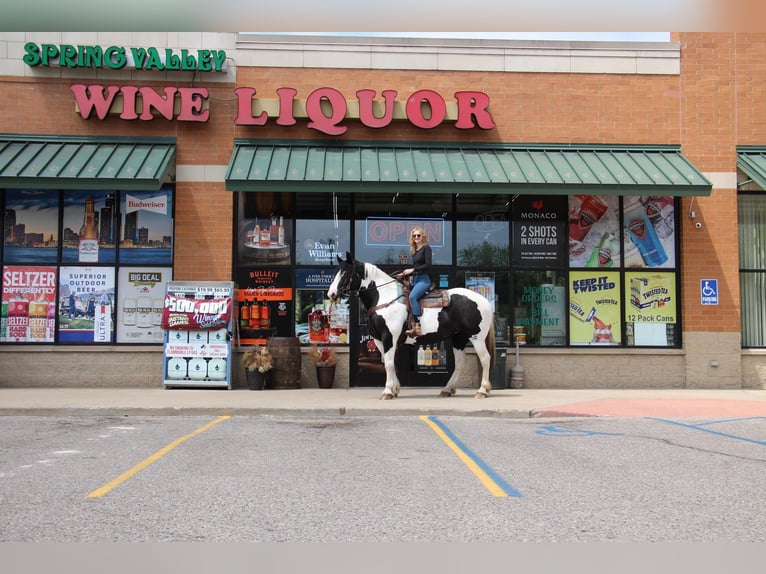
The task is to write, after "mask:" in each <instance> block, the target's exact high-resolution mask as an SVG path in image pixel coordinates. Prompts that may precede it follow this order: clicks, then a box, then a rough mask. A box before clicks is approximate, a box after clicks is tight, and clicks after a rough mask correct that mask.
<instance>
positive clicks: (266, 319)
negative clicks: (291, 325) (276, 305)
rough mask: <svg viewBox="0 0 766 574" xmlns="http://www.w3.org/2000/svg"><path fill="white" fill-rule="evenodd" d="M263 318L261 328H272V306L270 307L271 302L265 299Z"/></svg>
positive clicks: (262, 303) (262, 310) (262, 308)
mask: <svg viewBox="0 0 766 574" xmlns="http://www.w3.org/2000/svg"><path fill="white" fill-rule="evenodd" d="M260 314H261V320H260V325H261V329H270V328H271V308H270V307H269V302H268V301H266V300H265V299H264V300H263V301H262V302H261V310H260Z"/></svg>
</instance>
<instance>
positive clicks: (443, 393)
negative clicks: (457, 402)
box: [439, 391, 452, 397]
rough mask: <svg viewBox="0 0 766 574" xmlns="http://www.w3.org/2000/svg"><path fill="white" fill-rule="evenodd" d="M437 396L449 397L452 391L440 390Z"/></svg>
mask: <svg viewBox="0 0 766 574" xmlns="http://www.w3.org/2000/svg"><path fill="white" fill-rule="evenodd" d="M439 396H440V397H451V396H452V393H451V392H449V391H442V392H440V393H439Z"/></svg>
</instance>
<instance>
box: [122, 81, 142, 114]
mask: <svg viewBox="0 0 766 574" xmlns="http://www.w3.org/2000/svg"><path fill="white" fill-rule="evenodd" d="M120 91H121V93H122V113H121V114H120V119H122V120H136V119H138V114H137V113H136V94H138V88H137V87H136V86H123V87H122V90H120Z"/></svg>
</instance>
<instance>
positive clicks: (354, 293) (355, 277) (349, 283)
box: [338, 263, 362, 297]
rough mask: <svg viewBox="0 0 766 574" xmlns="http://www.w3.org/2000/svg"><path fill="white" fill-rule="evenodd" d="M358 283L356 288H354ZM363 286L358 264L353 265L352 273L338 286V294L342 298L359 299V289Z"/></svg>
mask: <svg viewBox="0 0 766 574" xmlns="http://www.w3.org/2000/svg"><path fill="white" fill-rule="evenodd" d="M354 283H356V287H354ZM361 286H362V276H361V275H360V274H359V273H358V272H357V270H356V264H355V263H351V273H349V274H347V275H346V276H345V277H343V278H342V280H341V281H340V282H339V284H338V293H340V295H341V297H359V289H360V288H361Z"/></svg>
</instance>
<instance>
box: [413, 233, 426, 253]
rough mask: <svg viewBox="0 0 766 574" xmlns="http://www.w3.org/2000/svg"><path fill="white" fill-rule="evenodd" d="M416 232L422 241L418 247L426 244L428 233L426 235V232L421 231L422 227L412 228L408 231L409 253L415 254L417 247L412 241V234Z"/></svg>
mask: <svg viewBox="0 0 766 574" xmlns="http://www.w3.org/2000/svg"><path fill="white" fill-rule="evenodd" d="M416 231H417V232H418V233H420V236H421V238H422V239H423V241H421V243H420V245H426V244H427V243H428V233H426V230H425V229H423V228H422V227H413V228H412V229H410V253H415V252H416V251H417V250H418V246H417V245H416V244H415V242H414V241H413V240H412V234H413V233H415V232H416Z"/></svg>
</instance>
